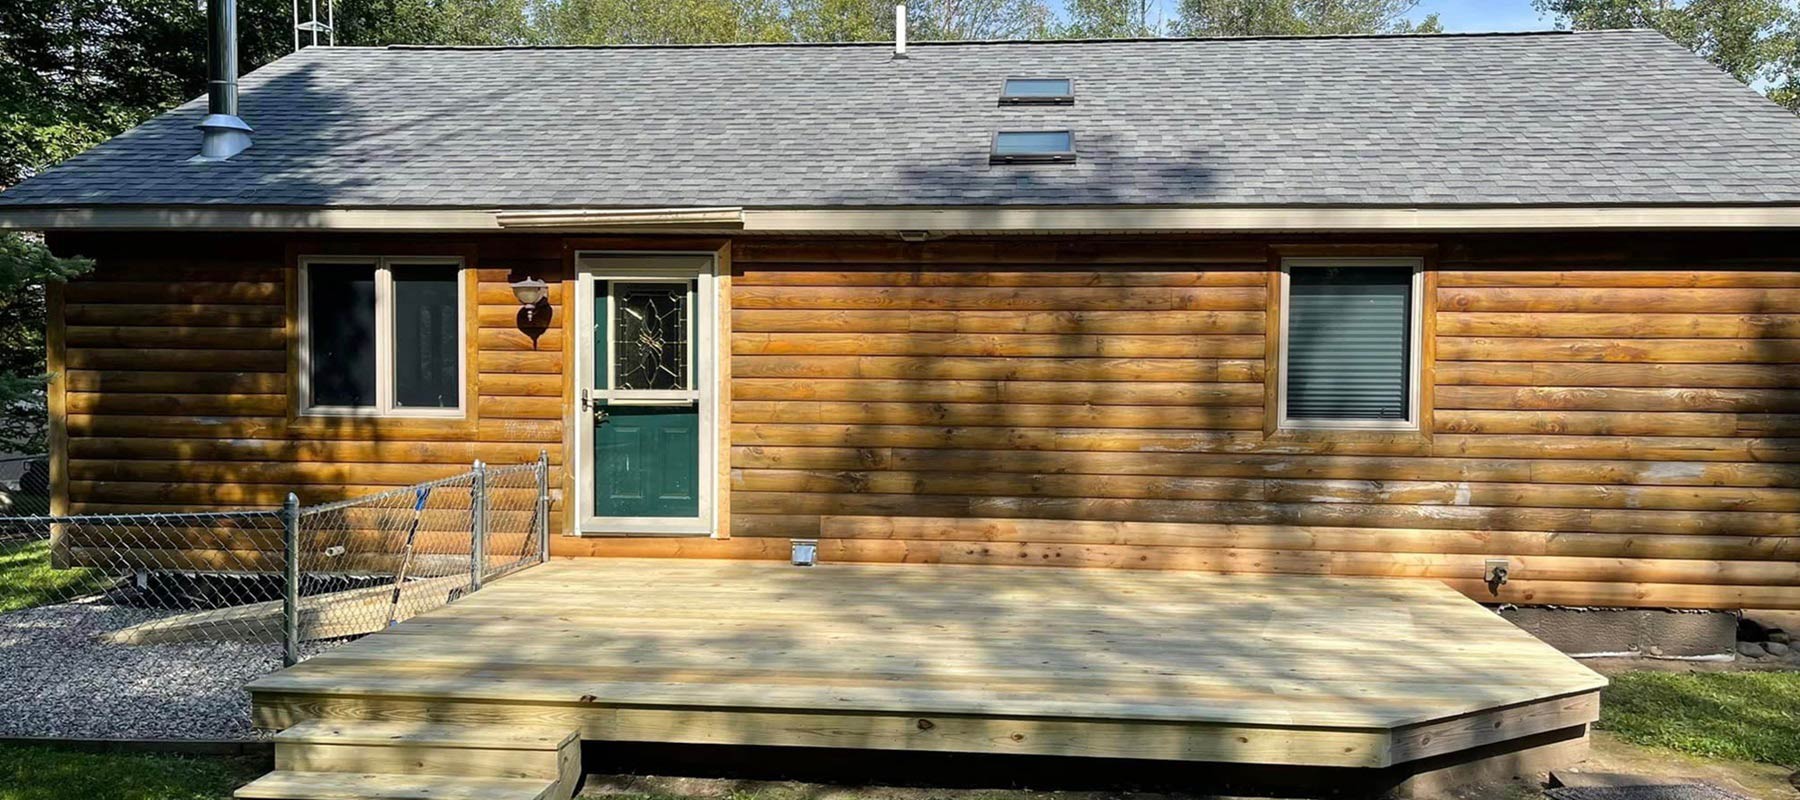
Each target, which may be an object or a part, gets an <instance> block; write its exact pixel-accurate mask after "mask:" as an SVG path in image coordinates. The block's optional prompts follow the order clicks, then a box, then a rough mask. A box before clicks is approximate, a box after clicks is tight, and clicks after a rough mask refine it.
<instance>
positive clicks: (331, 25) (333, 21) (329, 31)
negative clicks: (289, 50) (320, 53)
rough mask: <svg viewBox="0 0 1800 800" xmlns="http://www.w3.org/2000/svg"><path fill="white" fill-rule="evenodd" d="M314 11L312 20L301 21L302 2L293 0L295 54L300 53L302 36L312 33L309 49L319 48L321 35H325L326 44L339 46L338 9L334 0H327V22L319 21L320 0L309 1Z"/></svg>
mask: <svg viewBox="0 0 1800 800" xmlns="http://www.w3.org/2000/svg"><path fill="white" fill-rule="evenodd" d="M307 2H308V5H309V7H310V8H311V9H312V11H311V18H310V19H308V20H306V21H305V22H301V21H300V0H293V6H294V52H296V53H298V52H300V34H301V33H303V32H304V33H311V34H312V42H310V43H309V44H308V45H307V46H308V47H318V46H319V34H320V33H321V32H323V33H324V34H325V44H328V45H336V44H337V13H336V11H337V7H336V3H334V2H333V0H325V21H324V22H320V21H319V0H307Z"/></svg>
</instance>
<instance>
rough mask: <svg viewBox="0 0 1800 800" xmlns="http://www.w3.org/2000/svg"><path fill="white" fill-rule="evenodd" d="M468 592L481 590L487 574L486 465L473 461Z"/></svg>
mask: <svg viewBox="0 0 1800 800" xmlns="http://www.w3.org/2000/svg"><path fill="white" fill-rule="evenodd" d="M469 495H470V496H469V500H470V508H469V517H470V528H471V530H470V531H469V591H471V592H473V591H479V590H480V589H481V579H482V577H484V576H485V575H486V574H487V535H488V519H487V505H488V504H487V501H488V497H487V465H486V464H483V463H481V460H480V459H476V461H475V470H474V479H473V480H471V481H470V482H469Z"/></svg>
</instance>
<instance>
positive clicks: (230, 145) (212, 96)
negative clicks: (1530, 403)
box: [196, 0, 251, 161]
mask: <svg viewBox="0 0 1800 800" xmlns="http://www.w3.org/2000/svg"><path fill="white" fill-rule="evenodd" d="M206 27H207V47H206V119H203V120H201V121H200V124H199V125H198V126H197V127H199V128H200V155H199V156H197V157H196V160H200V161H224V160H225V159H228V158H231V157H232V156H235V155H237V154H238V153H241V152H243V151H244V148H247V147H249V146H250V131H251V129H250V126H249V125H247V124H245V123H244V121H243V120H241V119H239V118H238V115H237V113H238V102H237V72H238V57H237V0H206Z"/></svg>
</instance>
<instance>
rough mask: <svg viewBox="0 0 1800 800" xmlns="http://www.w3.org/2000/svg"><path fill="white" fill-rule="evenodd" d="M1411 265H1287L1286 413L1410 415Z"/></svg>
mask: <svg viewBox="0 0 1800 800" xmlns="http://www.w3.org/2000/svg"><path fill="white" fill-rule="evenodd" d="M1412 286H1413V269H1412V268H1411V267H1405V266H1393V267H1385V266H1384V267H1362V266H1359V267H1290V268H1289V270H1288V310H1287V340H1286V341H1287V360H1286V364H1285V374H1286V380H1287V409H1286V411H1287V418H1288V419H1291V420H1334V421H1337V420H1341V421H1377V422H1405V421H1406V420H1408V419H1411V415H1412V409H1411V407H1410V406H1411V398H1412V391H1411V390H1412V377H1411V376H1412V363H1411V359H1412V320H1411V314H1412V305H1413V304H1412Z"/></svg>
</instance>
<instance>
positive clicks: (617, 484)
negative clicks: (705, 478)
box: [594, 406, 700, 517]
mask: <svg viewBox="0 0 1800 800" xmlns="http://www.w3.org/2000/svg"><path fill="white" fill-rule="evenodd" d="M595 424H596V426H597V427H596V428H595V430H594V515H595V516H598V517H693V516H697V515H699V513H700V498H699V493H698V492H697V491H696V487H697V485H698V481H699V477H700V464H699V450H700V433H699V431H700V425H699V414H698V413H697V411H696V410H695V408H694V407H693V406H612V407H609V408H607V409H606V414H605V417H604V419H602V420H599V421H597V422H596V423H595Z"/></svg>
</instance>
